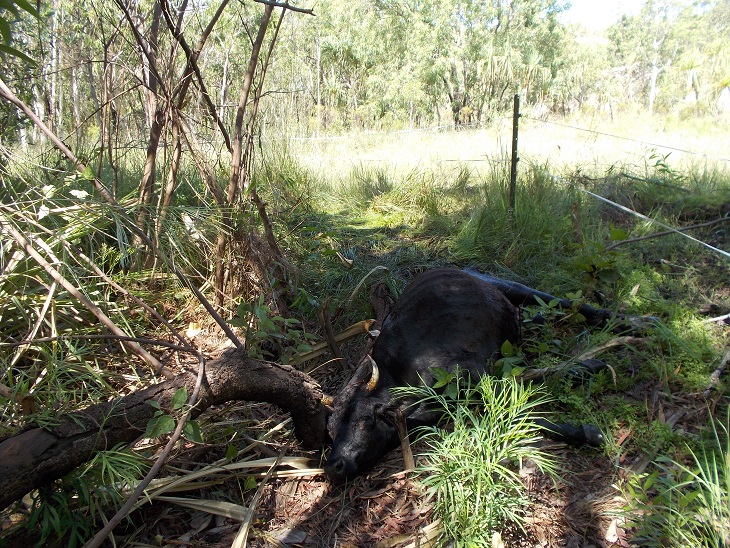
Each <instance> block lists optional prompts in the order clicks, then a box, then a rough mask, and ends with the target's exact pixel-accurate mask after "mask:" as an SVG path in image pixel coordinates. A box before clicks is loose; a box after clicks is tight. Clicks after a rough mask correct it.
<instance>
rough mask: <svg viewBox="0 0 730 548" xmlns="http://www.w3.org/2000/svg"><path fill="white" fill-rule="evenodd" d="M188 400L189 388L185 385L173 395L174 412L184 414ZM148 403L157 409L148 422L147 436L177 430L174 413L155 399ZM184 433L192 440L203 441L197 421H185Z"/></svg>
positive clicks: (172, 405)
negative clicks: (164, 409) (163, 408)
mask: <svg viewBox="0 0 730 548" xmlns="http://www.w3.org/2000/svg"><path fill="white" fill-rule="evenodd" d="M187 401H188V389H187V388H185V387H184V386H183V387H182V388H178V389H177V390H176V391H175V393H174V394H173V395H172V401H171V402H170V405H171V407H172V411H173V413H175V414H179V415H182V414H183V413H184V411H185V406H186V405H187ZM147 403H148V404H149V405H151V406H152V407H154V408H155V409H157V411H155V414H154V416H153V417H152V418H151V419H150V421H149V422H148V423H147V431H146V432H145V434H146V435H147V437H149V438H156V437H158V436H164V435H165V434H169V433H170V432H172V431H173V430H175V422H176V418H175V417H174V416H173V415H171V414H169V413H166V412H165V411H163V410H162V408H161V407H160V404H159V403H158V402H156V401H155V400H149V401H148V402H147ZM183 435H184V436H185V437H186V438H187V439H189V440H190V441H193V442H195V443H203V432H202V430H201V429H200V425H199V424H198V422H197V421H194V420H187V421H185V426H183Z"/></svg>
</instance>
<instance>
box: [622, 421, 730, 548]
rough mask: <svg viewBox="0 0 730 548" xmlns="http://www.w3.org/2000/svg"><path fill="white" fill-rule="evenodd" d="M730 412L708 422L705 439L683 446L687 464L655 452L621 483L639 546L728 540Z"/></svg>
mask: <svg viewBox="0 0 730 548" xmlns="http://www.w3.org/2000/svg"><path fill="white" fill-rule="evenodd" d="M729 428H730V414H728V416H727V417H726V419H725V422H724V424H723V423H716V422H715V421H714V420H713V421H712V423H711V433H712V437H711V439H710V442H709V444H707V445H706V446H704V445H703V446H702V447H701V448H700V449H699V450H693V449H691V448H689V447H687V452H688V454H689V457H690V459H689V464H683V463H681V462H676V461H674V460H673V459H671V458H668V457H660V458H659V459H658V460H657V462H656V464H657V467H658V469H657V470H656V471H655V472H653V473H652V474H650V475H648V476H644V477H641V478H634V480H633V481H632V482H631V483H629V484H628V485H627V491H628V495H629V503H630V506H629V507H628V508H627V512H626V516H627V518H628V519H629V522H630V524H632V525H633V526H634V527H635V531H636V536H635V540H636V541H637V542H641V545H642V546H676V547H685V546H704V547H708V548H710V547H711V548H717V547H722V546H730V438H729V437H728V432H729V431H730V429H729Z"/></svg>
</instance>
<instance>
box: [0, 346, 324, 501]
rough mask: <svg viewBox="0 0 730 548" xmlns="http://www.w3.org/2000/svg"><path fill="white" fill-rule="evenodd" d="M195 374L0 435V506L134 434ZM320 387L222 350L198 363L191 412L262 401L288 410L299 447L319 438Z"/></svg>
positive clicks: (321, 423)
mask: <svg viewBox="0 0 730 548" xmlns="http://www.w3.org/2000/svg"><path fill="white" fill-rule="evenodd" d="M183 386H186V387H187V389H188V392H189V393H191V392H192V390H193V388H194V386H195V376H194V375H192V374H188V373H185V374H181V375H179V376H177V377H175V378H173V379H170V380H168V381H166V382H163V383H160V384H157V385H155V386H151V387H149V388H147V389H145V390H140V391H138V392H135V393H133V394H130V395H128V396H125V397H123V398H119V399H116V400H113V401H110V402H107V403H103V404H99V405H94V406H91V407H89V408H87V409H85V410H83V411H79V412H77V413H73V414H70V415H66V416H63V417H61V418H60V421H59V424H58V425H57V426H53V427H46V428H37V427H36V428H30V429H27V430H25V431H24V432H21V433H20V434H18V435H16V436H13V437H11V438H7V439H5V440H3V441H1V442H0V509H2V508H5V507H6V506H8V505H9V504H11V503H12V502H14V501H16V500H18V499H20V498H21V497H22V496H23V495H25V494H26V493H28V492H29V491H31V490H33V489H36V488H38V487H40V486H42V485H45V484H47V483H49V482H51V481H53V480H56V479H58V478H60V477H62V476H64V475H65V474H68V473H69V472H70V471H72V470H73V469H74V468H76V467H77V466H79V465H80V464H82V463H84V462H86V461H87V460H88V459H90V458H91V457H92V456H93V454H94V453H95V452H96V451H101V450H104V449H109V448H111V447H113V446H115V445H116V444H118V443H123V442H130V441H133V440H134V439H135V438H137V437H138V436H139V435H140V434H142V433H143V432H144V430H145V428H146V425H147V422H148V421H149V420H150V419H151V418H152V416H153V415H154V412H155V409H154V408H153V407H152V406H151V405H148V404H147V401H149V400H156V401H157V402H158V403H159V404H160V406H161V407H162V408H163V409H169V406H170V400H171V398H172V395H173V394H174V393H175V391H176V390H177V389H178V388H181V387H183ZM322 396H323V394H322V390H321V388H320V387H319V385H318V384H317V383H316V381H314V380H313V379H312V378H311V377H309V376H308V375H306V374H305V373H302V372H300V371H297V370H296V369H294V368H292V367H289V366H285V365H280V364H276V363H270V362H261V361H257V360H252V359H250V358H248V357H247V356H246V354H245V353H244V352H242V351H240V350H235V349H234V350H230V351H228V352H226V353H225V354H224V355H223V356H221V357H220V358H219V359H217V360H214V361H212V362H210V363H209V364H207V365H206V370H205V380H204V382H203V387H202V389H201V396H200V400H199V403H198V405H197V406H196V409H195V411H194V413H193V416H197V415H199V414H200V413H201V412H202V411H203V410H205V409H206V408H208V407H209V406H211V405H216V404H222V403H225V402H228V401H233V400H250V401H261V402H269V403H273V404H276V405H278V406H279V407H281V408H282V409H283V410H284V411H288V412H290V413H291V416H292V421H293V423H294V433H295V435H296V436H297V438H298V439H299V440H300V441H301V442H302V444H303V445H304V446H305V447H309V448H317V447H319V446H321V444H322V443H323V442H324V441H325V439H326V418H327V408H326V407H325V406H324V405H323V403H322Z"/></svg>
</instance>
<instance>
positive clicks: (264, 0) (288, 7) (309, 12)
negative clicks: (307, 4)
mask: <svg viewBox="0 0 730 548" xmlns="http://www.w3.org/2000/svg"><path fill="white" fill-rule="evenodd" d="M254 2H257V3H259V4H265V5H267V6H273V7H275V8H284V9H285V10H291V11H296V12H298V13H306V14H307V15H314V10H313V9H311V8H298V7H296V6H292V5H291V4H290V3H288V2H273V1H272V0H254Z"/></svg>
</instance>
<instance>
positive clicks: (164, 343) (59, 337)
mask: <svg viewBox="0 0 730 548" xmlns="http://www.w3.org/2000/svg"><path fill="white" fill-rule="evenodd" d="M72 339H84V340H87V339H88V340H105V339H111V340H115V341H131V342H138V343H143V344H149V345H152V346H162V347H164V348H169V349H171V350H175V351H177V352H190V353H193V354H197V353H198V350H196V349H195V348H193V347H191V346H188V345H185V346H180V345H179V344H175V343H171V342H167V341H161V340H158V339H146V338H144V337H128V336H126V335H124V336H123V335H109V334H105V335H87V334H81V335H56V336H55V337H39V338H37V339H23V340H22V341H17V342H2V343H0V348H2V347H3V346H10V347H12V346H22V345H25V344H35V343H48V342H56V341H65V340H72ZM165 371H168V372H169V373H170V374H171V375H172V376H175V374H174V373H172V371H169V370H168V369H167V368H165Z"/></svg>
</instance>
